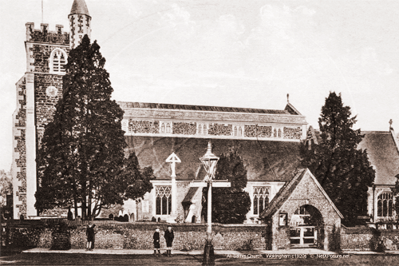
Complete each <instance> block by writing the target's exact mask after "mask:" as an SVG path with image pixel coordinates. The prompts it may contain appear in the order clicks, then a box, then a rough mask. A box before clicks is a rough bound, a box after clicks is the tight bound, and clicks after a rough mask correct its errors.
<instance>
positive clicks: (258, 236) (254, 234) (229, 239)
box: [13, 221, 265, 250]
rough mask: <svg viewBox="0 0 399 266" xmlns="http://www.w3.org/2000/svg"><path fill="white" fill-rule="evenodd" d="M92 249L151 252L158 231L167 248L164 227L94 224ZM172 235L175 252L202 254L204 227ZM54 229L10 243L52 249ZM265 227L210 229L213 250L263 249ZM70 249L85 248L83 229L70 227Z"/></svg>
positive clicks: (185, 227)
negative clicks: (146, 250) (27, 240)
mask: <svg viewBox="0 0 399 266" xmlns="http://www.w3.org/2000/svg"><path fill="white" fill-rule="evenodd" d="M94 223H95V224H96V227H95V233H96V234H95V248H98V249H153V238H152V237H153V234H154V231H155V228H157V227H159V228H160V230H161V248H162V249H164V248H165V247H166V243H165V238H164V237H163V235H164V233H163V232H164V231H165V230H166V227H167V224H166V223H121V222H111V221H106V222H101V221H98V222H97V221H95V222H94ZM172 228H173V230H174V232H175V239H174V241H173V249H174V250H202V249H203V248H204V244H205V239H206V225H205V224H173V225H172ZM52 231H53V229H51V228H48V227H43V226H39V227H38V226H36V227H27V228H16V229H13V232H14V237H13V241H14V242H16V243H21V240H20V239H22V238H23V239H25V238H26V236H27V235H29V238H30V239H31V241H29V246H30V247H40V248H50V247H52V246H54V243H52V242H53V241H54V239H53V238H52ZM264 231H265V226H262V225H251V226H249V225H220V224H214V226H213V241H214V246H215V249H226V250H253V249H264V246H265V239H264V237H263V235H264ZM69 235H70V244H71V248H72V249H83V248H85V244H86V226H85V225H81V224H79V225H74V222H72V223H71V224H70V227H69Z"/></svg>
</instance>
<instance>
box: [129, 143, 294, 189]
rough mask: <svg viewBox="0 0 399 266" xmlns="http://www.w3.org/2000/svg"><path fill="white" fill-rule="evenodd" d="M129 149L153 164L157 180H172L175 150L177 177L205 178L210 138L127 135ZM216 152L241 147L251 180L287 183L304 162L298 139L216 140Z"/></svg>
mask: <svg viewBox="0 0 399 266" xmlns="http://www.w3.org/2000/svg"><path fill="white" fill-rule="evenodd" d="M125 138H126V142H127V143H128V148H129V149H130V150H134V151H135V152H136V155H137V157H138V160H139V163H140V165H141V167H145V166H151V167H152V168H153V169H154V173H155V176H156V177H157V180H170V175H171V170H170V165H169V163H166V162H165V160H166V158H168V156H169V155H170V154H171V153H172V152H175V153H176V155H177V156H178V157H179V158H180V160H181V163H177V164H176V175H177V177H176V179H177V180H202V179H203V178H204V176H205V171H204V170H203V167H202V165H201V162H200V160H199V158H200V157H202V156H203V155H204V154H205V152H206V149H207V144H208V140H209V139H202V138H176V137H150V136H126V137H125ZM212 144H213V150H212V151H213V153H214V154H216V155H217V156H220V155H221V154H223V153H226V152H228V151H229V148H230V147H232V146H235V147H238V154H239V155H240V156H241V157H242V159H243V161H244V164H245V166H246V169H247V177H248V181H281V182H286V181H288V180H290V179H291V178H292V176H293V172H295V170H296V169H297V167H298V166H299V164H300V161H299V147H300V143H298V142H282V141H256V140H232V139H212Z"/></svg>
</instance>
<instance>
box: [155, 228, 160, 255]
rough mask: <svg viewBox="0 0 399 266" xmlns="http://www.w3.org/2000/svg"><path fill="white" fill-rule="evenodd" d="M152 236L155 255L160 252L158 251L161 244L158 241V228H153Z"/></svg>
mask: <svg viewBox="0 0 399 266" xmlns="http://www.w3.org/2000/svg"><path fill="white" fill-rule="evenodd" d="M153 238H154V255H155V256H157V255H158V254H159V255H160V254H161V251H160V247H161V246H160V242H159V228H157V229H155V232H154V236H153ZM157 250H158V254H157Z"/></svg>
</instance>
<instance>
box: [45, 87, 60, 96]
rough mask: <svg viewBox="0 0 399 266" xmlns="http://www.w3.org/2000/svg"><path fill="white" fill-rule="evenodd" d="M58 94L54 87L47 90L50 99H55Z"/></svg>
mask: <svg viewBox="0 0 399 266" xmlns="http://www.w3.org/2000/svg"><path fill="white" fill-rule="evenodd" d="M57 93H58V89H57V88H56V87H54V86H49V87H47V89H46V94H47V96H49V97H55V96H57Z"/></svg>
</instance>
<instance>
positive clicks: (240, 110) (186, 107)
mask: <svg viewBox="0 0 399 266" xmlns="http://www.w3.org/2000/svg"><path fill="white" fill-rule="evenodd" d="M118 104H119V105H120V106H121V107H122V108H147V109H169V110H190V111H213V112H236V113H259V114H288V115H289V114H290V112H289V111H288V110H270V109H255V108H240V107H221V106H204V105H184V104H166V103H142V102H118ZM292 114H294V113H292Z"/></svg>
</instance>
